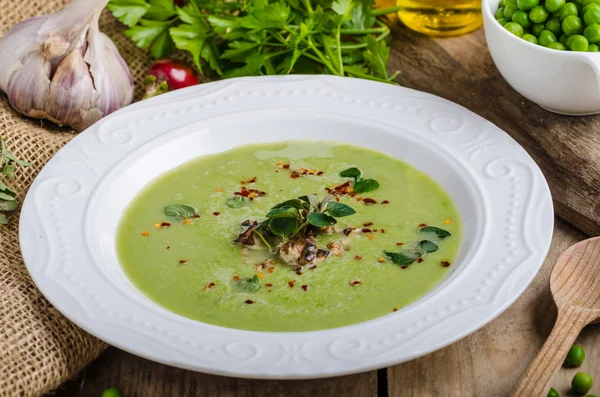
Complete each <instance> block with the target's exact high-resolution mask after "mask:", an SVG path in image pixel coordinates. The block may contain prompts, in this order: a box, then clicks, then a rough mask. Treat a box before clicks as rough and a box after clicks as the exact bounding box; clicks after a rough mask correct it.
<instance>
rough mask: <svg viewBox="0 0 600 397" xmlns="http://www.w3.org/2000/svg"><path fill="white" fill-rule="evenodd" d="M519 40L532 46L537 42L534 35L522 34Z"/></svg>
mask: <svg viewBox="0 0 600 397" xmlns="http://www.w3.org/2000/svg"><path fill="white" fill-rule="evenodd" d="M521 38H522V39H523V40H525V41H528V42H530V43H532V44H537V42H538V40H537V37H535V36H534V35H532V34H529V33H527V34H524V35H523V37H521Z"/></svg>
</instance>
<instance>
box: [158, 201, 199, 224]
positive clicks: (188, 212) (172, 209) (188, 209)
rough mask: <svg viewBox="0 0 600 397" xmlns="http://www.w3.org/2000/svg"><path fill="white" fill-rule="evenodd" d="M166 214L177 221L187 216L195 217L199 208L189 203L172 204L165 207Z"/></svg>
mask: <svg viewBox="0 0 600 397" xmlns="http://www.w3.org/2000/svg"><path fill="white" fill-rule="evenodd" d="M165 215H167V216H168V217H170V218H172V219H175V220H176V221H182V220H184V219H185V218H193V217H195V216H196V215H198V210H197V209H196V207H193V206H191V205H187V204H170V205H167V206H166V207H165Z"/></svg>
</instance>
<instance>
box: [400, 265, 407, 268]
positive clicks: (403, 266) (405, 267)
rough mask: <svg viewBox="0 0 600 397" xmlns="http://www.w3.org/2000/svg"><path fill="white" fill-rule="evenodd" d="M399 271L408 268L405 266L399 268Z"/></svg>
mask: <svg viewBox="0 0 600 397" xmlns="http://www.w3.org/2000/svg"><path fill="white" fill-rule="evenodd" d="M400 269H408V266H406V265H404V266H400Z"/></svg>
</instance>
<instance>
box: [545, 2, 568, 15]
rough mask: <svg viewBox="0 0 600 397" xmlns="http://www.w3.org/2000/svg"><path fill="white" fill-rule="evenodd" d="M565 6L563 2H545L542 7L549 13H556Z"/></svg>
mask: <svg viewBox="0 0 600 397" xmlns="http://www.w3.org/2000/svg"><path fill="white" fill-rule="evenodd" d="M564 5H565V0H546V3H545V4H544V6H545V7H546V9H547V10H548V11H550V12H556V11H558V10H560V8H561V7H562V6H564Z"/></svg>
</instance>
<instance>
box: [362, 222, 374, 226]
mask: <svg viewBox="0 0 600 397" xmlns="http://www.w3.org/2000/svg"><path fill="white" fill-rule="evenodd" d="M363 226H364V227H369V226H373V222H367V223H363Z"/></svg>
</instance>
